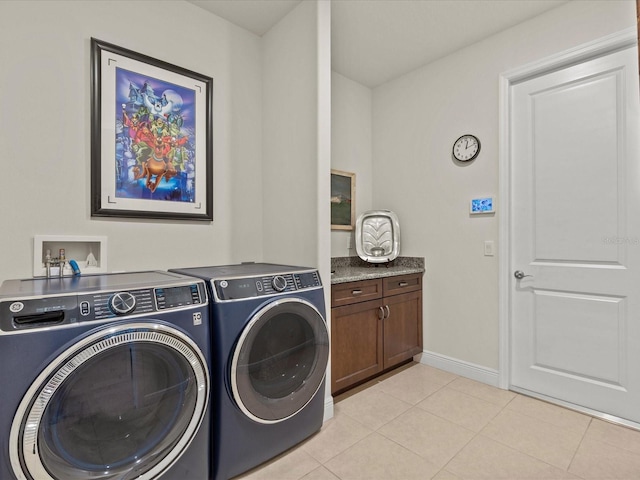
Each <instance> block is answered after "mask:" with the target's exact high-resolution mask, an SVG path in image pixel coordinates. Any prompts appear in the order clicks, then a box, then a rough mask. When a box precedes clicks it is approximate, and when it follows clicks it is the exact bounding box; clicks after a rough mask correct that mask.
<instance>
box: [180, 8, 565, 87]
mask: <svg viewBox="0 0 640 480" xmlns="http://www.w3.org/2000/svg"><path fill="white" fill-rule="evenodd" d="M188 1H190V2H191V3H193V4H195V5H197V6H199V7H201V8H204V9H205V10H208V11H209V12H212V13H214V14H216V15H218V16H220V17H222V18H225V19H226V20H228V21H230V22H232V23H234V24H236V25H238V26H240V27H242V28H245V29H247V30H249V31H251V32H253V33H255V34H256V35H259V36H262V35H264V34H265V33H266V32H268V31H269V29H270V28H271V27H272V26H273V25H275V24H276V23H278V21H280V19H282V18H283V17H284V16H286V15H287V14H288V13H289V12H290V11H291V10H293V9H294V8H295V7H296V6H297V5H298V4H299V3H300V2H301V1H306V0H188ZM567 1H569V0H332V2H331V43H332V45H331V54H332V68H333V70H335V71H336V72H338V73H340V74H342V75H344V76H345V77H348V78H350V79H352V80H355V81H356V82H359V83H361V84H362V85H366V86H368V87H370V88H373V87H376V86H378V85H380V84H382V83H385V82H387V81H389V80H391V79H393V78H396V77H398V76H400V75H403V74H405V73H407V72H410V71H411V70H414V69H416V68H418V67H420V66H422V65H426V64H428V63H430V62H432V61H434V60H437V59H438V58H442V57H444V56H446V55H449V54H450V53H453V52H455V51H456V50H460V49H461V48H464V47H466V46H468V45H471V44H473V43H476V42H478V41H480V40H482V39H484V38H487V37H489V36H491V35H493V34H495V33H497V32H500V31H502V30H505V29H507V28H509V27H512V26H514V25H517V24H518V23H521V22H523V21H525V20H527V19H529V18H532V17H535V16H537V15H540V14H541V13H543V12H545V11H547V10H550V9H552V8H556V7H558V6H560V5H562V4H564V3H566V2H567Z"/></svg>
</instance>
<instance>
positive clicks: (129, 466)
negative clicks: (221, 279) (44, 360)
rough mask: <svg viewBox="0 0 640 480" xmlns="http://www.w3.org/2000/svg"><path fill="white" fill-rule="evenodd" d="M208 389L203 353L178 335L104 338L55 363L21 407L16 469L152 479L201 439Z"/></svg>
mask: <svg viewBox="0 0 640 480" xmlns="http://www.w3.org/2000/svg"><path fill="white" fill-rule="evenodd" d="M25 354H27V355H28V353H27V352H26V353H25ZM209 388H210V386H209V373H208V369H207V364H206V360H205V358H204V356H203V354H202V352H201V351H200V349H199V348H198V346H197V345H196V344H195V343H194V342H193V341H192V340H191V339H190V338H189V337H187V336H186V335H185V334H183V333H182V332H180V331H179V330H176V329H175V328H172V327H170V326H167V325H164V324H161V323H142V322H141V323H126V324H119V325H118V326H111V327H109V328H107V329H101V330H100V331H98V332H96V333H94V334H92V335H89V336H88V337H85V338H83V339H82V340H80V341H79V342H78V343H76V344H74V345H73V346H72V347H71V348H69V349H67V350H66V351H65V352H63V353H62V354H61V355H59V356H58V357H57V358H56V359H55V360H54V361H53V362H52V363H51V364H50V366H49V367H48V368H47V369H46V370H45V371H44V372H42V374H41V375H40V376H39V377H38V378H37V379H36V381H35V382H34V383H33V384H32V386H31V388H30V389H29V390H28V391H27V393H26V395H25V396H24V398H23V399H22V402H21V403H20V406H19V408H18V412H17V414H16V417H15V418H14V421H13V425H12V428H11V434H10V456H11V464H12V467H13V470H14V472H15V473H16V475H17V477H18V478H20V479H22V478H27V479H35V480H45V479H46V480H50V479H53V480H80V479H83V480H86V479H88V478H91V479H115V478H117V479H129V478H131V479H133V478H136V479H151V478H157V476H158V475H160V474H161V473H162V472H164V471H165V470H166V469H167V468H169V467H170V466H171V465H172V464H173V463H174V462H175V461H176V460H177V459H178V457H180V455H181V454H182V453H183V452H184V450H185V449H186V447H187V446H188V445H189V444H190V442H191V440H192V439H193V437H194V436H195V434H196V432H197V431H198V428H199V426H200V423H201V421H202V418H203V416H204V414H205V410H206V406H207V403H208V398H209Z"/></svg>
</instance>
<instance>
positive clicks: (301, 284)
mask: <svg viewBox="0 0 640 480" xmlns="http://www.w3.org/2000/svg"><path fill="white" fill-rule="evenodd" d="M293 278H294V279H295V282H296V288H298V289H300V288H310V287H319V286H320V280H319V278H318V273H317V272H309V273H296V274H295V275H294V276H293Z"/></svg>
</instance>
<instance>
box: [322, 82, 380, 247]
mask: <svg viewBox="0 0 640 480" xmlns="http://www.w3.org/2000/svg"><path fill="white" fill-rule="evenodd" d="M331 81H332V85H331V87H332V90H331V94H332V95H331V115H332V119H333V121H332V123H331V168H333V169H335V170H342V171H345V172H351V173H355V174H356V198H355V201H356V218H357V217H358V215H360V214H361V213H362V212H365V211H367V210H371V208H372V202H373V200H372V187H373V178H372V174H373V163H372V161H373V158H372V151H371V149H372V138H371V122H372V105H373V103H372V102H373V92H372V90H371V89H370V88H368V87H365V86H364V85H361V84H359V83H357V82H354V81H353V80H350V79H348V78H347V77H345V76H343V75H341V74H339V73H337V72H332V74H331ZM353 236H354V232H353V231H344V230H334V231H332V232H331V256H332V257H348V256H350V255H356V247H355V243H354V242H353ZM349 237H351V248H350V249H349V248H347V241H348V239H349Z"/></svg>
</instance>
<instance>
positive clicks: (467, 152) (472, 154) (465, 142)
mask: <svg viewBox="0 0 640 480" xmlns="http://www.w3.org/2000/svg"><path fill="white" fill-rule="evenodd" d="M479 153H480V140H478V138H477V137H476V136H474V135H462V136H461V137H460V138H459V139H457V140H456V141H455V143H454V144H453V156H454V158H455V159H456V160H458V161H460V162H470V161H471V160H473V159H474V158H476V157H477V156H478V154H479Z"/></svg>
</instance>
